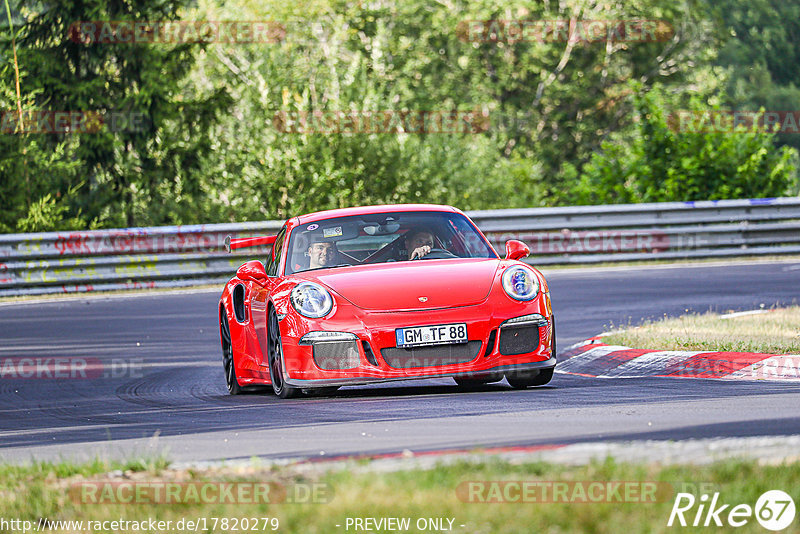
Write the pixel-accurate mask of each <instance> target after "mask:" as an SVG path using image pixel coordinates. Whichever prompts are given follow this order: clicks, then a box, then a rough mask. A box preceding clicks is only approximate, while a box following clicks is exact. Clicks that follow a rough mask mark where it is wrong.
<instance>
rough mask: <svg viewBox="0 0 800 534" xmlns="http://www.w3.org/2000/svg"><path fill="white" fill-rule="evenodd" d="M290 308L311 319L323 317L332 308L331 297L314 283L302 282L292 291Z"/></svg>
mask: <svg viewBox="0 0 800 534" xmlns="http://www.w3.org/2000/svg"><path fill="white" fill-rule="evenodd" d="M291 300H292V306H294V309H295V310H297V313H299V314H300V315H303V316H305V317H310V318H312V319H318V318H320V317H324V316H326V315H328V314H329V313H330V312H331V309H332V308H333V297H331V294H330V293H328V290H327V289H325V288H324V287H322V286H321V285H319V284H315V283H314V282H302V283H300V284H298V285H296V286H295V288H294V289H292V295H291Z"/></svg>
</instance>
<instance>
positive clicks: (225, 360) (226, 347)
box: [219, 311, 243, 395]
mask: <svg viewBox="0 0 800 534" xmlns="http://www.w3.org/2000/svg"><path fill="white" fill-rule="evenodd" d="M219 337H220V339H221V340H222V368H223V369H224V371H225V385H226V387H227V388H228V393H230V394H231V395H241V394H242V391H243V390H242V386H240V385H239V380H238V379H237V378H236V365H235V364H234V361H233V344H232V343H231V329H230V325H228V318H227V317H226V315H225V312H224V311H222V312H221V313H220V316H219Z"/></svg>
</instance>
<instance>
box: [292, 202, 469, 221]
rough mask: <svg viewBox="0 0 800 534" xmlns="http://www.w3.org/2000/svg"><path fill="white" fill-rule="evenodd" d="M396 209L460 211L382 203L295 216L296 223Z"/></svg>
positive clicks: (428, 205) (447, 207)
mask: <svg viewBox="0 0 800 534" xmlns="http://www.w3.org/2000/svg"><path fill="white" fill-rule="evenodd" d="M395 211H438V212H445V213H460V211H459V210H458V209H456V208H454V207H452V206H443V205H439V204H382V205H378V206H359V207H355V208H339V209H335V210H325V211H318V212H315V213H309V214H307V215H300V216H299V217H295V221H294V222H295V224H306V223H310V222H315V221H322V220H325V219H330V218H333V217H348V216H351V215H365V214H370V213H390V212H395Z"/></svg>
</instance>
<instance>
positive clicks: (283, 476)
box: [0, 458, 800, 533]
mask: <svg viewBox="0 0 800 534" xmlns="http://www.w3.org/2000/svg"><path fill="white" fill-rule="evenodd" d="M131 467H139V468H144V470H142V471H138V472H135V471H133V470H131ZM109 468H114V469H119V470H120V471H122V473H124V474H120V473H119V472H117V478H114V479H113V480H116V481H131V480H135V481H137V482H140V483H152V482H157V481H162V482H163V481H184V482H186V481H204V482H219V481H228V482H236V481H239V482H253V481H257V482H271V483H273V484H277V485H282V486H283V487H292V486H293V485H296V484H311V483H315V484H321V485H324V486H325V487H326V488H328V491H329V493H330V494H331V495H332V498H331V499H329V500H328V502H321V503H301V504H294V503H285V502H284V503H272V504H268V503H259V504H194V503H189V504H186V503H183V504H172V505H167V504H142V503H140V504H82V503H81V502H76V499H74V498H71V496H70V494H69V488H70V487H71V486H72V485H73V484H76V483H82V482H85V481H87V480H89V481H97V480H102V481H106V480H110V478H109V475H107V474H104V473H106V470H109ZM469 481H472V482H475V481H482V482H485V481H524V482H537V481H538V482H544V481H546V482H576V481H579V482H587V483H588V482H592V481H601V482H605V481H642V482H644V481H647V482H658V483H662V484H666V486H665V487H667V488H669V492H668V493H662V492H659V495H660V496H661V498H660V499H658V502H654V503H653V502H649V503H637V502H629V503H618V502H617V503H607V502H601V503H575V502H560V503H552V502H550V503H534V502H525V503H521V502H512V503H502V504H500V503H474V502H465V500H462V499H461V498H459V495H458V494H457V492H456V489H457V488H458V487H459V484H462V483H465V482H469ZM799 487H800V462H797V463H785V464H782V465H758V464H756V463H753V462H744V461H725V462H719V463H714V464H710V465H705V466H689V465H670V466H658V465H648V464H628V463H618V462H616V461H613V460H610V459H609V460H606V461H605V462H593V463H591V464H589V465H585V466H580V467H570V466H564V465H560V464H549V463H543V462H528V463H521V464H516V463H513V464H512V463H509V462H507V461H503V460H500V459H496V458H495V459H491V458H490V459H488V460H485V461H480V462H468V461H461V462H457V463H453V464H450V465H439V466H437V467H435V468H433V469H425V470H423V469H410V470H402V471H397V472H391V473H380V472H377V471H375V470H371V469H370V468H369V464H365V463H364V462H353V463H352V464H350V467H349V469H344V470H335V471H327V472H326V471H324V470H322V469H309V468H308V467H307V466H306V468H305V469H302V470H301V469H297V468H294V467H291V466H289V467H282V468H276V467H263V466H259V465H258V464H255V463H254V464H252V466H250V467H245V468H242V467H228V468H225V467H222V468H216V469H210V470H174V469H169V468H165V467H164V465H163V464H162V462H160V461H155V462H150V463H149V464H148V463H147V462H145V463H141V462H140V463H138V464H137V463H134V464H133V465H127V466H114V465H109V464H105V463H103V462H94V463H90V464H86V465H74V464H48V463H38V464H34V465H32V466H26V467H16V466H0V517H2V518H19V519H23V520H30V521H32V522H34V523H36V522H37V521H39V518H47V519H48V520H50V521H54V520H84V521H85V520H93V521H102V520H116V519H126V520H133V521H141V520H144V519H147V518H150V517H152V518H154V519H158V520H172V521H173V522H177V521H178V520H180V519H181V518H194V519H197V518H201V517H205V518H206V520H207V526H208V527H210V526H211V525H210V524H209V523H208V521H210V520H212V519H211V518H215V517H216V518H223V517H226V518H255V517H258V518H264V517H270V518H277V520H278V522H279V525H280V526H279V529H278V530H277V531H278V532H281V533H292V532H297V533H330V532H347V530H345V525H346V521H347V518H356V517H359V518H364V517H376V518H380V517H409V518H411V521H412V523H411V524H412V528H411V529H410V530H409V531H410V532H416V531H417V529H416V528H415V527H414V526H413V525H414V523H415V522H416V520H417V519H419V518H452V519H453V520H454V523H453V525H454V530H453V531H454V532H486V533H518V532H553V533H560V532H564V533H572V532H590V533H617V532H654V533H655V532H669V531H673V530H674V529H675V527H673V528H672V529H670V528H668V527H667V526H666V523H667V519H668V518H669V514H670V511H671V509H672V505H673V499H674V492H676V491H685V490H686V489H689V491H690V492H691V493H694V494H695V495H696V497H699V496H700V494H701V492H700V491H697V490H696V488H705V491H707V492H710V493H713V492H716V491H718V492H720V499H721V500H722V501H723V502H725V503H733V504H739V503H745V504H749V505H751V506H753V505H754V504H755V502H756V500H757V499H758V497H759V495H761V494H762V493H763V492H765V491H767V490H770V489H782V490H784V491H787V492H789V493H790V494H791V495H792V496H793V497H794V498H795V500H796V502H800V494H798V488H799ZM461 495H462V496H463V494H461ZM693 513H694V511H693V512H692V514H687V517H689V518H690V520H691V519H692V518H693ZM337 524H338V525H341V526H340V527H337V526H336V525H337ZM795 524H797V523H795ZM459 525H466V526H465V527H460V526H459ZM260 526H261V525H259V527H260ZM229 530H230V529H229ZM680 530H681V531H687V532H693V531H694V530H693V529H691V528H689V529H680ZM736 530H737V532H764V530H763V529H762V528H761V527H760V525H759V524H758V523H757V522H756V520H755V519H751V521H750V522H749V523H748V525H746V526H745V527H743V528H740V529H736ZM208 531H214V532H224V531H225V529H224V528H222V525H221V524H218V525H217V528H216V529H211V528H208ZM258 531H260V532H263V531H264V530H261V529H260V528H259V530H258ZM267 531H269V532H272V530H271V529H269V528H268V529H267ZM794 531H795V532H796V531H797V530H796V529H795V530H794ZM349 532H353V529H352V527H351V529H350V530H349ZM785 532H792V530H791V529H789V530H786V531H785Z"/></svg>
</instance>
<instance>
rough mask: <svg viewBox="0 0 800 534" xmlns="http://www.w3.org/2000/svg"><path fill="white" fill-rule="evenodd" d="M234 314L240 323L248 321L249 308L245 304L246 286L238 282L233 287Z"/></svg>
mask: <svg viewBox="0 0 800 534" xmlns="http://www.w3.org/2000/svg"><path fill="white" fill-rule="evenodd" d="M233 314H234V315H235V316H236V320H237V321H239V322H240V323H246V322H247V308H246V307H245V305H244V286H243V285H242V284H237V285H236V287H234V288H233Z"/></svg>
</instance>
